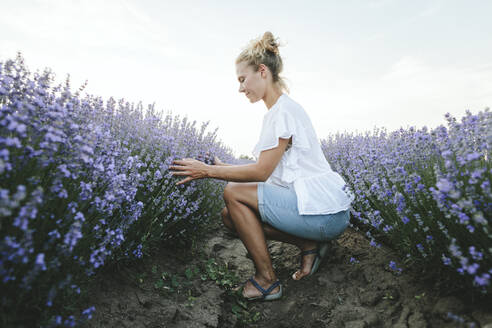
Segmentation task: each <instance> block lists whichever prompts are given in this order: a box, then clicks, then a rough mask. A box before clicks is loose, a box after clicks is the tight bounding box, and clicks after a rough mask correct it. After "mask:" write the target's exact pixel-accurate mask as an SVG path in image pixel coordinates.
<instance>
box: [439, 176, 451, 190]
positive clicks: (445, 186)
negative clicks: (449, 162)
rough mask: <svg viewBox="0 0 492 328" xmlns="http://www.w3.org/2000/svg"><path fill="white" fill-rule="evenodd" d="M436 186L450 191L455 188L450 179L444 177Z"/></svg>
mask: <svg viewBox="0 0 492 328" xmlns="http://www.w3.org/2000/svg"><path fill="white" fill-rule="evenodd" d="M436 187H437V188H438V189H439V190H440V191H441V192H445V193H448V192H450V191H451V190H452V189H453V184H452V183H451V182H449V180H447V179H445V178H442V179H440V180H439V181H438V182H437V183H436Z"/></svg>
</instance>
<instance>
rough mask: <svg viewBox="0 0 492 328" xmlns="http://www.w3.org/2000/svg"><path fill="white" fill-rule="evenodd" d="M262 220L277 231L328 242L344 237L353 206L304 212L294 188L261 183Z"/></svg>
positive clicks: (259, 190) (259, 205)
mask: <svg viewBox="0 0 492 328" xmlns="http://www.w3.org/2000/svg"><path fill="white" fill-rule="evenodd" d="M257 193H258V210H259V212H260V217H261V220H262V221H263V222H264V223H267V224H269V225H271V226H272V227H274V228H275V229H277V230H280V231H283V232H286V233H288V234H290V235H294V236H298V237H301V238H304V239H310V240H316V241H328V240H333V239H336V238H337V237H338V236H340V235H341V234H342V233H343V232H344V231H345V229H346V228H347V227H348V225H349V220H350V209H347V210H344V211H341V212H338V213H333V214H322V215H300V214H299V211H298V209H297V196H296V193H295V191H294V189H292V188H287V187H281V186H277V185H273V184H268V183H265V182H258V190H257Z"/></svg>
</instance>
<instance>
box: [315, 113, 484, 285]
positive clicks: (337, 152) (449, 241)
mask: <svg viewBox="0 0 492 328" xmlns="http://www.w3.org/2000/svg"><path fill="white" fill-rule="evenodd" d="M445 117H446V120H447V127H445V126H443V125H441V126H439V127H437V128H435V129H432V130H431V131H429V130H428V129H427V128H426V127H424V128H422V129H420V130H416V129H415V128H413V127H412V128H409V129H400V130H398V131H394V132H391V133H388V132H387V131H386V130H385V129H375V130H374V131H373V133H369V132H366V133H365V134H353V133H350V134H349V133H343V134H341V133H337V134H335V135H330V136H328V138H326V139H325V140H322V142H321V143H322V148H323V151H324V153H325V156H326V157H327V159H328V161H329V162H330V163H331V164H332V165H333V169H334V170H335V171H337V172H339V173H340V174H341V175H342V176H343V177H344V178H345V179H346V181H347V186H348V187H349V189H351V191H352V192H354V194H355V196H356V198H355V201H354V204H353V211H352V216H353V217H354V218H355V220H354V223H355V225H354V227H355V228H356V229H360V230H362V231H363V232H365V233H366V234H367V236H368V237H369V238H370V239H371V245H373V246H378V245H379V244H378V242H377V241H385V242H387V243H389V244H391V245H392V246H393V247H394V248H395V249H397V250H398V251H399V252H400V253H401V255H402V256H403V258H404V259H405V261H406V262H407V263H408V264H410V263H415V262H420V263H421V264H428V265H430V266H432V267H434V268H436V269H437V268H440V267H441V268H443V269H445V270H444V271H448V272H450V271H452V272H455V273H457V274H458V275H460V276H462V277H461V278H462V279H461V280H459V282H460V284H462V286H467V284H471V285H473V286H475V287H476V288H477V289H476V290H477V291H481V292H483V293H490V290H491V275H492V231H490V225H489V223H490V220H491V217H492V193H491V185H490V184H491V179H492V162H491V158H490V149H491V145H492V113H491V112H490V111H489V109H488V108H487V109H485V110H484V111H481V112H479V113H478V114H477V115H472V114H471V113H470V111H467V112H466V116H465V117H463V118H462V119H461V123H458V122H457V120H456V119H455V118H453V117H452V116H451V115H450V114H446V115H445ZM393 265H396V264H395V263H393ZM446 268H447V269H450V270H446Z"/></svg>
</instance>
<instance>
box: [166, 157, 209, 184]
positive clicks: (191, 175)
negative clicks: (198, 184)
mask: <svg viewBox="0 0 492 328" xmlns="http://www.w3.org/2000/svg"><path fill="white" fill-rule="evenodd" d="M173 164H178V165H172V166H169V170H177V171H171V174H172V175H182V176H188V177H187V178H185V179H183V180H181V181H179V182H177V183H176V185H180V184H182V183H185V182H188V181H191V180H194V179H202V178H207V177H208V168H209V165H207V164H205V163H203V162H200V161H198V160H196V159H193V158H183V159H182V160H175V161H173Z"/></svg>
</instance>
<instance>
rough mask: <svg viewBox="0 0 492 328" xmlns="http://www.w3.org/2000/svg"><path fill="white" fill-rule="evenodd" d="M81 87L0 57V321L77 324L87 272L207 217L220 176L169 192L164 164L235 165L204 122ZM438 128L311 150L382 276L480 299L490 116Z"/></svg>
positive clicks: (217, 202)
mask: <svg viewBox="0 0 492 328" xmlns="http://www.w3.org/2000/svg"><path fill="white" fill-rule="evenodd" d="M83 89H84V86H82V87H80V88H79V89H77V90H72V88H71V86H70V81H69V80H68V79H67V81H66V83H65V84H63V85H54V74H53V72H51V71H49V70H45V71H44V72H36V73H31V72H30V71H29V70H28V68H27V66H26V65H25V63H24V61H23V58H22V56H21V55H20V54H19V55H18V56H17V58H15V59H13V60H5V61H0V106H1V109H0V182H1V184H0V216H1V221H0V278H1V281H0V284H1V290H2V293H1V300H0V302H1V319H0V320H1V321H0V325H1V326H2V327H9V326H19V327H20V326H25V327H29V326H42V327H73V326H77V325H78V324H82V323H84V322H87V321H88V320H89V321H90V319H91V317H92V315H93V313H94V312H95V311H97V309H96V308H95V307H94V306H88V307H85V309H83V310H82V311H77V310H76V309H77V306H75V305H76V304H79V301H80V300H82V299H84V293H85V288H86V287H87V282H88V281H90V279H91V277H93V276H95V275H97V274H98V272H99V271H100V270H101V269H103V268H104V267H106V266H109V265H114V264H115V263H118V265H123V266H135V265H138V263H139V261H141V260H142V259H143V258H145V257H146V256H147V255H150V254H151V252H150V250H151V249H152V248H153V247H154V246H155V245H158V244H161V243H163V242H166V243H167V242H169V243H175V244H178V243H182V242H183V243H184V242H185V241H187V240H191V239H193V236H194V235H195V234H196V233H197V232H199V231H200V229H201V227H204V226H207V225H209V224H210V223H211V222H215V221H216V220H217V219H218V217H219V212H220V210H221V209H222V207H223V200H222V196H221V195H222V190H223V187H224V186H225V182H224V181H219V180H212V179H203V180H198V181H197V180H195V181H192V182H191V183H188V184H184V185H180V186H176V185H175V180H176V178H173V177H171V176H170V175H168V173H167V168H168V166H169V165H170V164H171V163H172V161H173V160H174V159H178V158H184V157H192V158H197V159H200V160H203V161H204V162H206V163H207V164H210V165H212V164H213V158H214V156H217V157H219V158H220V159H221V160H223V161H224V162H227V163H232V164H235V163H240V159H237V158H234V156H233V155H232V151H231V149H230V148H228V147H227V146H226V145H224V144H222V142H220V141H217V140H216V132H217V130H215V131H214V132H206V131H205V130H206V128H207V126H208V123H205V124H203V125H202V126H201V127H196V122H189V121H188V119H187V118H180V117H179V116H174V117H173V116H171V115H167V116H164V115H162V114H160V113H159V112H158V111H157V110H156V109H155V108H154V107H153V106H148V107H147V108H144V107H143V105H142V104H141V103H139V104H137V105H135V104H133V103H128V102H126V101H125V100H124V99H121V100H115V99H112V98H110V99H107V100H104V99H101V98H100V97H97V96H93V95H84V96H82V92H83ZM445 120H446V126H444V125H442V126H439V127H436V128H425V127H424V128H422V129H418V130H417V129H415V128H409V129H400V130H398V131H393V132H387V131H386V130H384V129H377V130H374V131H373V132H371V133H369V132H367V133H365V134H349V133H343V134H341V133H338V134H335V135H329V136H328V137H327V138H325V139H323V140H321V145H322V148H323V151H324V153H325V156H326V158H327V160H328V161H329V163H330V164H331V166H332V168H333V170H335V171H336V172H339V173H340V174H341V175H342V176H343V177H344V179H345V180H346V181H347V187H348V188H349V189H350V190H351V191H352V192H353V193H354V194H355V196H356V199H355V202H354V204H353V209H352V223H351V226H352V227H353V228H354V229H355V230H356V231H358V232H359V233H360V234H362V235H364V236H365V237H367V238H368V239H369V240H370V242H371V245H372V246H374V247H375V248H379V247H381V244H384V245H387V246H389V247H391V248H392V249H394V250H395V251H396V252H397V253H398V254H399V256H400V260H399V261H393V260H392V261H388V263H387V266H388V268H389V269H390V270H391V271H393V272H394V273H395V274H401V272H403V271H405V270H406V268H410V267H415V266H416V267H422V268H428V270H431V271H432V270H433V271H436V272H439V275H440V276H441V279H444V280H448V281H450V282H451V283H452V284H454V286H455V288H457V289H460V288H461V289H463V290H465V289H466V290H471V291H472V293H475V294H476V295H490V293H491V275H492V231H490V224H489V223H490V220H491V217H492V192H491V180H492V161H491V158H490V149H491V146H492V113H491V112H490V111H489V110H488V109H487V110H484V111H480V112H479V113H477V114H472V113H471V112H467V115H466V116H465V117H462V118H460V119H456V118H454V117H451V116H450V115H446V116H445ZM319 133H320V134H321V135H323V133H322V131H320V132H319ZM358 261H359V259H357V257H356V256H354V257H353V258H352V259H351V262H354V263H356V262H358Z"/></svg>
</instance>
